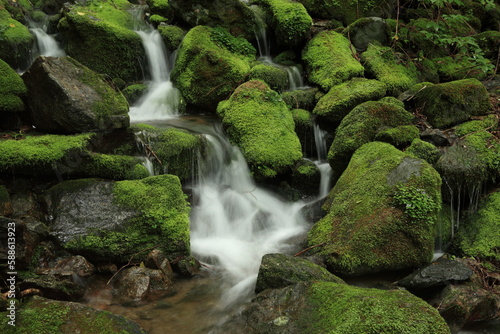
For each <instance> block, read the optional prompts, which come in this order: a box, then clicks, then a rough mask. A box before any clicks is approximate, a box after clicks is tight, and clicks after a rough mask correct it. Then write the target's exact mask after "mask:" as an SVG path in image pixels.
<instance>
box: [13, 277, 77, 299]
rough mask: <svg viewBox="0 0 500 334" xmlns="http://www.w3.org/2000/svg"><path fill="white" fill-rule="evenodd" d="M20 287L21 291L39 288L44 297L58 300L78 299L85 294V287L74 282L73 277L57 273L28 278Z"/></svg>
mask: <svg viewBox="0 0 500 334" xmlns="http://www.w3.org/2000/svg"><path fill="white" fill-rule="evenodd" d="M19 289H20V290H21V291H23V290H27V289H37V290H40V292H41V294H42V295H43V296H44V297H47V298H50V299H56V300H70V301H78V300H80V299H81V298H82V297H83V296H84V295H85V288H84V287H83V286H82V285H80V284H79V283H75V282H73V279H72V278H70V277H65V278H61V277H57V276H55V275H44V276H40V277H37V278H27V279H25V280H24V281H22V282H21V284H20V285H19Z"/></svg>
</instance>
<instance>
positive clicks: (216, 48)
mask: <svg viewBox="0 0 500 334" xmlns="http://www.w3.org/2000/svg"><path fill="white" fill-rule="evenodd" d="M211 36H212V28H210V27H206V26H197V27H194V28H193V29H191V30H190V31H189V32H188V33H187V34H186V37H184V39H183V41H182V44H181V47H180V48H179V51H178V54H177V59H176V62H175V66H174V69H173V71H172V81H173V82H174V83H175V85H176V87H177V88H178V89H179V90H180V92H181V94H182V96H183V97H184V98H185V99H186V101H187V103H190V104H193V105H196V106H199V107H204V108H208V109H211V110H215V109H216V105H217V103H218V102H219V101H221V100H223V99H225V98H227V97H228V96H229V94H231V92H232V91H233V90H234V89H235V88H236V87H237V86H238V85H239V84H240V83H241V82H242V81H243V80H244V79H245V76H246V75H247V74H248V73H249V72H250V65H249V63H248V60H249V59H248V58H247V57H244V56H242V55H240V54H233V53H232V52H231V51H229V50H228V49H227V48H225V47H224V45H222V44H221V45H217V44H216V43H214V42H213V41H212V40H211Z"/></svg>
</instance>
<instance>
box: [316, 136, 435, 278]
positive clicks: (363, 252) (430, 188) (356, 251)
mask: <svg viewBox="0 0 500 334" xmlns="http://www.w3.org/2000/svg"><path fill="white" fill-rule="evenodd" d="M396 187H407V188H408V189H419V191H421V193H423V192H425V194H426V195H425V196H426V198H428V199H430V200H431V201H432V202H433V203H434V204H435V205H436V206H435V207H433V208H432V209H433V210H431V208H424V209H423V210H427V209H429V210H428V211H426V213H428V214H427V215H426V216H425V217H418V218H415V217H413V216H412V215H411V214H409V212H407V211H406V207H404V206H401V205H399V204H398V202H397V201H395V200H394V199H393V196H394V195H395V194H396V193H397V192H395V191H396V190H397V188H396ZM440 204H441V178H440V176H439V174H438V173H437V172H436V171H435V170H434V169H433V168H432V167H431V166H430V165H429V164H427V163H426V162H425V161H423V160H419V159H415V158H414V157H411V156H409V155H406V154H404V153H402V152H401V151H399V150H397V149H396V148H394V147H393V146H392V145H389V144H386V143H380V142H371V143H368V144H365V145H363V146H362V147H361V148H359V149H358V150H357V151H356V153H355V154H354V155H353V157H352V159H351V162H350V163H349V166H348V167H347V169H346V170H345V171H344V173H342V176H341V177H340V178H339V180H338V181H337V183H336V184H335V186H334V188H333V189H332V191H331V192H330V194H329V196H328V199H327V201H326V202H325V205H324V207H323V208H324V209H325V210H326V211H327V212H328V213H327V215H326V216H325V217H324V218H323V219H321V220H320V221H319V222H317V223H316V224H315V225H314V226H313V228H312V229H311V231H310V232H309V235H308V244H309V245H310V246H313V245H318V244H322V243H325V246H323V247H318V248H317V249H316V251H317V252H318V253H319V254H320V255H323V256H324V257H325V260H326V263H327V265H328V267H329V268H330V270H333V272H339V273H343V274H346V275H363V274H367V273H371V272H380V271H384V270H400V269H403V268H413V267H417V266H420V265H422V264H424V263H427V262H428V261H429V260H430V259H431V257H432V254H433V251H434V236H435V226H434V224H435V223H436V222H437V217H438V210H437V207H438V206H439V205H440Z"/></svg>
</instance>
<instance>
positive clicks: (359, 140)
mask: <svg viewBox="0 0 500 334" xmlns="http://www.w3.org/2000/svg"><path fill="white" fill-rule="evenodd" d="M399 103H400V101H398V100H396V99H395V98H390V99H388V100H387V99H386V100H384V101H368V102H365V103H362V104H360V105H358V106H357V107H356V108H354V109H353V110H352V111H351V112H350V113H349V114H347V116H346V117H344V119H343V120H342V122H341V123H340V125H339V127H338V128H337V130H336V133H335V138H334V139H333V143H332V145H331V146H330V150H329V152H328V161H329V162H330V165H331V166H332V169H333V172H334V176H335V177H337V178H338V177H339V176H340V174H341V173H342V171H343V170H344V169H345V168H346V166H347V164H348V163H349V159H350V158H351V155H352V154H353V153H354V151H356V150H357V149H358V148H359V147H361V146H362V145H363V144H365V143H368V142H370V141H372V140H374V138H375V136H376V134H377V133H378V132H379V131H380V130H381V129H383V128H386V127H396V126H400V125H409V124H411V123H413V115H412V114H410V113H409V112H408V111H406V110H405V109H404V108H403V107H401V105H399Z"/></svg>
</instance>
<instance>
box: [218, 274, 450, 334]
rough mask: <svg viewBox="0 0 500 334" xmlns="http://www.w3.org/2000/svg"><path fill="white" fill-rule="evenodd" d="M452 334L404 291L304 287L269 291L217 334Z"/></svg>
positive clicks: (328, 284) (433, 312) (426, 306)
mask: <svg viewBox="0 0 500 334" xmlns="http://www.w3.org/2000/svg"><path fill="white" fill-rule="evenodd" d="M222 333H234V334H243V333H250V334H258V333H268V334H279V333H288V334H304V333H307V334H323V333H335V334H337V333H338V334H351V333H391V334H392V333H402V334H413V333H432V334H449V333H450V330H449V328H448V326H447V325H446V322H445V321H444V320H443V318H441V316H440V315H439V313H438V311H437V310H436V309H434V308H433V307H432V306H430V305H429V304H427V303H426V302H425V301H423V300H422V299H420V298H418V297H415V296H414V295H412V294H411V293H409V292H408V291H405V290H389V291H387V290H379V289H367V288H359V287H355V286H349V285H346V284H337V283H333V282H302V283H298V284H296V285H293V286H289V287H286V288H283V289H277V290H266V291H264V292H262V293H260V294H259V295H258V296H257V297H256V298H255V299H254V300H253V301H252V303H250V304H249V305H247V306H246V307H245V309H244V310H243V312H242V315H241V316H239V319H238V318H236V317H233V318H230V319H229V321H227V322H226V323H224V325H223V326H222V327H221V328H220V329H216V330H215V331H214V334H222Z"/></svg>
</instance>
